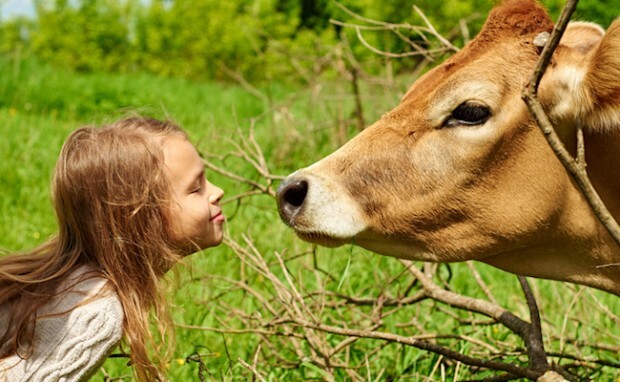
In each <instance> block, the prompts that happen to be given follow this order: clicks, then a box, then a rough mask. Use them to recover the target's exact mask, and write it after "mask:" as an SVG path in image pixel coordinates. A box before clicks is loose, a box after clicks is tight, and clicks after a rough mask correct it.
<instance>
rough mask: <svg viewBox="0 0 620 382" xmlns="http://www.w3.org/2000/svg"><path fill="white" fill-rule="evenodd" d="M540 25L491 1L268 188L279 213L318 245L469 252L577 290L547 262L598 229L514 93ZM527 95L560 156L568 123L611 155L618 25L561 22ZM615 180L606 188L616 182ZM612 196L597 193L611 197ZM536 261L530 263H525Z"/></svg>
mask: <svg viewBox="0 0 620 382" xmlns="http://www.w3.org/2000/svg"><path fill="white" fill-rule="evenodd" d="M552 28H553V24H552V22H551V20H550V19H549V17H548V15H547V14H546V12H545V11H544V9H543V8H542V7H541V6H540V5H538V4H537V3H535V2H534V1H533V0H506V1H504V2H503V4H501V5H499V6H497V7H496V8H495V9H494V10H493V11H492V12H491V14H490V15H489V17H488V19H487V21H486V23H485V25H484V27H483V29H482V31H481V32H480V34H479V35H478V36H477V37H476V38H475V39H474V40H473V41H472V42H471V43H469V44H468V45H467V46H466V47H464V48H463V49H462V50H461V51H460V52H458V53H457V54H455V55H454V56H452V57H451V58H450V59H449V60H447V61H446V62H444V63H443V64H441V65H439V66H437V67H436V68H434V69H433V70H431V71H430V72H428V73H427V74H425V75H424V76H423V77H421V78H420V79H418V80H417V81H416V82H415V83H414V84H413V85H412V86H411V87H410V89H409V90H408V91H407V93H406V94H405V96H404V97H403V98H402V101H401V103H400V104H399V105H398V106H397V107H396V108H395V109H393V110H392V111H390V112H388V113H387V114H385V115H384V116H383V117H382V118H381V119H380V120H379V121H377V122H376V123H374V124H373V125H372V126H370V127H368V128H367V129H366V130H364V131H363V132H362V133H360V134H359V135H358V136H357V137H355V138H354V139H352V140H351V141H349V142H348V143H347V144H345V145H344V146H343V147H342V148H340V149H339V150H337V151H336V152H334V153H333V154H331V155H329V156H328V157H326V158H324V159H323V160H321V161H319V162H317V163H315V164H313V165H311V166H309V167H307V168H304V169H301V170H299V171H297V172H295V173H293V174H291V175H290V176H289V177H288V178H287V179H286V180H285V181H284V182H283V183H282V185H281V187H280V189H279V191H278V205H279V209H280V214H281V217H282V219H283V220H284V221H285V222H286V223H287V224H288V225H290V226H291V227H293V228H294V230H295V231H296V233H297V234H298V235H299V236H300V237H301V238H302V239H304V240H308V241H311V242H315V243H318V244H322V245H327V246H338V245H341V244H345V243H353V244H356V245H359V246H362V247H365V248H368V249H370V250H372V251H375V252H378V253H381V254H385V255H390V256H396V257H403V258H409V259H416V260H428V261H440V262H451V261H462V260H470V259H478V260H483V261H486V262H489V263H491V264H494V265H496V266H499V267H501V268H504V269H507V270H509V271H512V272H516V273H521V274H530V275H534V276H539V277H549V278H555V279H563V280H570V281H575V282H581V283H586V284H588V283H589V282H588V281H587V280H585V279H582V278H580V277H581V276H574V275H569V274H571V273H575V272H576V271H575V270H576V269H578V268H579V267H582V266H584V264H585V263H584V262H583V261H582V262H581V263H580V264H577V263H575V264H573V265H571V266H570V267H569V268H570V269H569V268H566V269H565V268H562V267H561V266H558V265H557V264H556V265H554V264H553V262H555V261H558V253H559V252H558V251H562V250H564V249H565V247H566V246H574V245H575V243H574V242H570V243H569V241H568V239H567V237H569V236H570V237H573V236H574V235H577V236H579V231H580V230H581V229H584V230H587V231H588V233H587V234H586V233H583V234H582V236H584V237H583V238H580V239H579V240H581V243H580V244H581V245H589V244H591V243H590V242H591V241H592V238H591V237H589V236H588V237H586V236H587V235H590V236H591V235H595V236H596V235H598V236H599V237H604V236H605V233H601V227H600V225H597V222H596V220H595V218H594V217H593V215H592V214H591V213H590V211H589V209H588V206H587V205H586V203H585V202H584V200H583V198H582V197H581V195H580V193H579V191H578V190H577V189H576V187H575V186H574V184H573V182H572V181H571V179H570V177H569V176H568V175H567V173H566V171H565V169H564V168H563V167H562V165H561V163H560V162H559V161H558V160H557V159H556V157H555V155H554V154H553V152H552V151H551V150H550V148H549V147H548V144H547V142H546V140H545V138H544V136H543V135H542V134H541V133H540V131H539V129H538V128H537V126H536V125H535V123H534V122H533V119H532V118H531V116H530V114H529V112H528V110H527V107H526V105H525V103H524V102H523V101H522V100H521V93H522V90H523V88H524V86H525V85H526V84H527V83H528V81H529V79H530V77H531V75H532V72H533V68H534V66H535V64H536V62H537V60H538V58H539V54H540V47H539V46H537V45H536V44H535V43H534V40H535V38H536V37H537V36H539V34H540V33H541V32H551V31H552ZM540 97H541V100H542V102H543V103H544V106H545V109H546V110H547V112H548V113H549V115H550V117H551V119H552V121H553V123H554V124H555V125H556V127H557V128H558V129H559V134H560V136H562V137H563V139H564V140H565V143H566V144H567V145H568V146H569V147H570V149H571V150H574V138H573V135H574V131H575V128H576V125H577V124H578V123H580V124H582V125H583V126H584V128H585V129H586V131H587V132H588V133H590V134H609V136H610V137H611V138H610V139H613V140H614V142H616V143H615V145H616V146H614V147H617V148H619V149H620V140H619V139H618V136H619V132H620V22H618V21H617V22H616V23H615V24H614V25H612V27H611V28H610V30H609V31H608V33H607V34H605V32H604V30H603V29H602V28H600V27H598V26H596V25H593V24H588V23H573V24H571V26H569V28H568V29H567V31H566V32H565V37H564V38H563V40H562V44H561V45H560V46H559V47H558V49H557V50H556V53H555V55H554V59H553V62H552V64H551V66H550V68H549V69H548V72H547V73H546V74H545V76H544V78H543V82H542V83H541V88H540ZM607 151H609V150H607ZM617 154H618V153H617V152H616V154H615V158H616V159H615V161H616V162H617ZM615 169H616V170H620V168H619V167H618V166H617V165H616V167H615ZM612 171H613V169H612ZM614 176H615V177H616V181H615V183H614V185H613V187H617V186H620V184H619V183H620V181H619V180H618V179H617V178H618V177H619V173H616V174H615V175H613V174H611V177H614ZM609 183H612V182H609ZM618 192H620V189H618V188H615V189H614V190H613V191H611V193H610V192H609V191H608V193H610V194H611V195H612V196H613V194H614V193H615V195H616V198H615V199H616V203H617V199H618V198H617V196H618V195H620V194H619V193H618ZM612 202H613V201H612ZM579 220H580V221H581V222H578V221H579ZM584 232H585V231H584ZM571 235H572V236H571ZM608 239H609V238H608V237H604V239H601V240H599V241H601V242H605V243H607V244H605V245H606V246H607V247H605V248H603V249H601V250H602V251H603V252H605V251H608V252H609V251H611V252H610V253H611V254H609V256H611V257H609V256H608V257H605V259H603V260H602V259H601V258H600V257H601V256H603V255H605V253H603V254H602V255H601V256H599V258H597V259H593V260H591V261H590V263H588V266H596V262H597V261H598V262H601V261H603V262H606V261H615V260H614V259H613V257H614V256H617V258H620V253H619V249H618V248H615V249H614V248H613V247H610V246H609V240H608ZM609 248H611V249H609ZM551 252H554V253H555V255H550V253H551ZM517 254H521V255H517ZM519 256H520V257H519ZM541 256H543V257H544V256H546V257H544V258H540V259H538V262H537V264H535V265H532V266H533V267H534V268H535V269H534V270H531V269H528V265H527V264H524V261H529V260H530V259H533V258H539V257H541ZM571 256H573V255H570V254H567V255H566V258H569V257H571ZM574 256H581V254H579V255H577V254H575V255H574ZM603 257H604V256H603ZM565 262H567V263H569V262H570V261H567V260H565ZM536 267H538V269H539V270H536ZM554 267H555V268H554ZM552 268H554V269H552ZM615 272H616V273H617V274H618V273H620V272H619V271H618V270H616V271H615ZM618 279H619V280H618V281H620V277H618ZM584 280H585V281H584ZM589 284H592V283H589ZM597 286H599V287H600V285H597ZM604 289H608V290H609V289H610V288H609V287H604ZM619 291H620V289H619Z"/></svg>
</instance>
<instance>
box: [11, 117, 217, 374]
mask: <svg viewBox="0 0 620 382" xmlns="http://www.w3.org/2000/svg"><path fill="white" fill-rule="evenodd" d="M52 194H53V202H54V208H55V212H56V216H57V220H58V225H59V232H58V234H57V235H56V236H55V237H53V238H52V239H51V240H49V241H48V242H46V243H45V244H43V245H41V246H40V247H38V248H36V249H34V250H32V251H30V252H28V253H25V254H19V255H14V256H8V257H4V258H0V381H3V380H6V381H10V382H16V381H24V382H25V381H59V380H62V381H85V380H88V378H89V377H90V376H92V374H94V373H95V372H96V371H97V369H98V367H99V366H100V365H101V364H102V363H103V361H104V360H105V358H106V357H107V355H109V353H110V352H111V350H112V349H113V348H114V347H115V346H116V345H117V344H118V343H119V341H120V340H121V338H122V339H124V343H125V344H126V345H127V347H128V350H129V353H130V358H131V364H132V365H133V370H134V374H135V377H136V379H137V380H138V381H154V380H163V379H164V378H165V373H164V366H163V363H164V362H163V360H162V357H160V358H157V357H154V360H152V359H151V358H150V356H149V354H150V353H151V352H150V351H149V350H153V349H154V353H155V354H156V355H159V356H162V355H164V353H165V352H166V351H169V350H170V349H171V347H172V344H171V341H164V343H167V344H168V346H167V347H166V346H164V345H162V341H161V338H159V339H157V340H156V338H154V336H153V335H152V334H151V333H150V332H149V317H150V315H151V310H152V314H153V317H155V323H156V326H157V329H158V331H159V333H161V335H162V336H164V337H168V340H171V337H172V336H171V332H172V325H171V320H170V317H169V314H168V311H167V303H166V299H165V297H164V295H163V293H162V289H163V288H162V285H161V284H162V282H161V278H162V276H163V275H164V274H165V273H166V272H167V271H168V270H169V269H170V268H171V267H172V266H173V265H174V264H175V263H177V262H178V261H179V260H181V259H182V258H183V257H184V256H186V255H189V254H191V253H193V252H196V251H198V250H201V249H204V248H207V247H211V246H215V245H218V244H219V243H220V242H221V241H222V235H223V231H222V226H223V223H224V220H225V218H224V215H223V214H222V210H221V208H220V206H219V201H220V199H221V197H222V195H223V192H222V190H221V189H219V188H218V187H216V186H214V185H212V184H210V183H209V182H208V181H207V180H206V179H205V176H204V165H203V162H202V160H201V158H200V156H199V155H198V153H197V151H196V149H195V148H194V147H193V146H192V145H191V144H190V143H189V141H188V138H187V136H186V134H185V133H184V132H183V131H182V130H181V129H180V128H179V127H178V126H176V125H175V124H173V123H171V122H163V121H158V120H154V119H150V118H129V119H125V120H121V121H119V122H116V123H113V124H110V125H108V126H104V127H102V128H92V127H84V128H80V129H78V130H76V131H75V132H73V133H72V134H71V135H70V136H69V138H68V139H67V141H66V142H65V144H64V146H63V148H62V150H61V153H60V157H59V159H58V163H57V164H56V168H55V171H54V177H53V180H52ZM158 337H159V336H158Z"/></svg>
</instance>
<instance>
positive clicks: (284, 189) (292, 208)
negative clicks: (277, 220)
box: [278, 179, 308, 224]
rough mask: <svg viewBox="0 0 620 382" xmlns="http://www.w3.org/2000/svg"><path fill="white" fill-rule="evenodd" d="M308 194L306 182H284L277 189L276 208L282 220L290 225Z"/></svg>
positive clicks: (292, 180) (298, 180)
mask: <svg viewBox="0 0 620 382" xmlns="http://www.w3.org/2000/svg"><path fill="white" fill-rule="evenodd" d="M307 194H308V182H307V181H305V180H301V179H290V180H285V181H284V183H282V184H281V185H280V187H279V188H278V207H279V210H280V216H281V217H282V220H284V221H285V222H287V223H288V224H292V222H293V218H294V217H295V216H296V215H297V213H298V212H299V210H300V209H301V206H302V205H303V204H304V200H305V199H306V195H307Z"/></svg>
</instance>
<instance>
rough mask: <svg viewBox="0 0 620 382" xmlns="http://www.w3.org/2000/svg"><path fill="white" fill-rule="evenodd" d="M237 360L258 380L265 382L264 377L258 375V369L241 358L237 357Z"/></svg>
mask: <svg viewBox="0 0 620 382" xmlns="http://www.w3.org/2000/svg"><path fill="white" fill-rule="evenodd" d="M237 361H239V363H240V364H241V366H243V367H245V368H246V369H248V370H249V371H250V372H252V375H254V377H256V378H258V380H259V381H261V382H266V380H265V378H263V376H262V375H260V373H259V372H258V370H256V368H255V367H254V366H252V365H250V364H249V363H247V362H245V361H244V360H243V359H242V358H237Z"/></svg>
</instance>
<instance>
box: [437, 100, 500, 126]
mask: <svg viewBox="0 0 620 382" xmlns="http://www.w3.org/2000/svg"><path fill="white" fill-rule="evenodd" d="M490 116H491V110H490V109H489V108H488V107H487V106H484V105H481V104H477V103H471V102H464V103H462V104H460V105H459V106H457V107H456V109H454V110H452V113H451V114H450V116H449V117H448V118H446V120H445V122H444V123H443V126H442V127H454V126H459V125H465V126H475V125H482V124H483V123H485V122H486V121H487V120H488V119H489V117H490Z"/></svg>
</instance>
